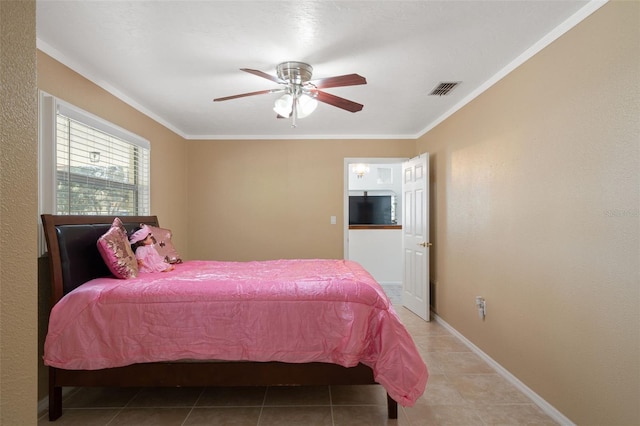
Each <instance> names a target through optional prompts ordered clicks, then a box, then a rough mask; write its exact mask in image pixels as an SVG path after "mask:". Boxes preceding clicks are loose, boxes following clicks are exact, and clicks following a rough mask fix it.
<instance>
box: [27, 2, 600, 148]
mask: <svg viewBox="0 0 640 426" xmlns="http://www.w3.org/2000/svg"><path fill="white" fill-rule="evenodd" d="M602 4H603V3H602V2H601V1H598V2H593V1H591V2H590V1H587V0H584V1H577V0H554V1H542V0H523V1H512V0H511V1H497V0H494V1H395V0H387V1H324V0H323V1H284V2H283V1H212V0H210V1H202V0H200V1H191V0H175V1H148V0H147V1H142V0H137V1H77V0H76V1H59V0H37V3H36V5H37V21H36V22H37V43H38V48H39V49H40V50H42V51H43V52H45V53H47V54H49V55H51V56H52V57H54V58H55V59H57V60H58V61H60V62H62V63H64V64H65V65H67V66H69V67H70V68H72V69H74V70H75V71H77V72H79V73H80V74H82V75H83V76H85V77H86V78H88V79H89V80H91V81H93V82H95V83H96V84H98V85H99V86H101V87H103V88H104V89H106V90H108V91H109V92H111V93H112V94H114V95H115V96H117V97H119V98H120V99H122V100H124V101H125V102H127V103H129V104H130V105H132V106H134V107H135V108H137V109H138V110H140V111H142V112H144V113H145V114H147V115H149V116H150V117H152V118H154V119H155V120H157V121H158V122H160V123H162V124H163V125H165V126H167V127H168V128H170V129H171V130H173V131H175V132H176V133H178V134H180V135H181V136H183V137H185V138H187V139H276V138H277V139H292V138H295V139H298V138H301V139H304V138H416V137H419V136H420V135H422V134H423V133H425V132H426V131H428V130H429V129H430V128H432V127H433V126H434V125H436V124H437V123H439V122H440V121H442V120H443V119H444V118H446V117H447V116H448V115H450V114H451V113H452V112H454V111H455V110H457V109H459V108H460V107H461V106H463V105H464V104H466V103H467V102H468V101H469V100H471V99H473V98H474V97H475V96H477V95H478V94H480V93H481V92H482V91H484V90H485V89H486V88H488V87H489V86H491V85H492V84H493V83H495V82H496V81H498V80H499V79H500V78H502V77H503V76H504V75H506V74H507V73H508V72H509V71H510V70H512V69H513V68H515V67H516V66H518V65H520V64H521V63H522V62H524V61H525V60H526V59H528V58H529V57H531V56H532V55H533V54H535V53H536V52H537V51H539V50H540V49H541V48H543V47H544V46H546V45H547V44H549V43H550V42H552V41H553V40H554V39H555V38H557V37H558V36H560V35H561V34H563V33H564V32H565V31H566V30H568V29H569V28H571V27H572V26H574V25H575V24H576V23H578V22H579V21H580V20H582V19H584V18H585V17H586V16H588V15H589V14H590V13H592V12H593V11H594V10H595V9H597V8H598V7H600V6H601V5H602ZM284 61H303V62H307V63H309V64H311V65H312V66H313V78H324V77H331V76H336V75H343V74H351V73H357V74H360V75H362V76H364V77H365V78H366V79H367V84H366V85H359V86H350V87H336V88H330V89H324V90H325V91H326V92H329V93H331V94H333V95H336V96H340V97H343V98H347V99H349V100H352V101H355V102H358V103H361V104H364V109H363V110H362V111H360V112H356V113H351V112H348V111H345V110H342V109H339V108H336V107H333V106H330V105H328V104H323V103H320V104H319V106H318V108H317V109H316V111H315V112H314V113H313V114H312V115H310V116H309V117H307V118H304V119H300V120H298V122H297V127H295V128H292V126H291V124H292V123H291V120H288V119H277V118H276V113H275V112H273V110H272V108H273V103H274V101H275V99H277V98H278V97H279V96H280V95H279V94H264V95H259V96H251V97H243V98H239V99H233V100H229V101H225V102H213V99H214V98H218V97H224V96H228V95H235V94H238V93H246V92H252V91H258V90H266V89H272V88H278V87H279V86H278V84H277V83H274V82H273V81H270V80H267V79H265V78H261V77H259V76H256V75H253V74H250V73H246V72H242V71H240V68H251V69H257V70H260V71H264V72H266V73H269V74H272V75H275V74H276V71H275V68H276V65H277V64H278V63H280V62H284ZM441 82H460V84H459V85H458V86H457V87H456V88H455V89H453V90H452V91H451V92H450V93H449V94H448V95H446V96H429V93H430V92H431V91H432V90H433V89H434V88H435V87H436V86H437V85H438V84H439V83H441Z"/></svg>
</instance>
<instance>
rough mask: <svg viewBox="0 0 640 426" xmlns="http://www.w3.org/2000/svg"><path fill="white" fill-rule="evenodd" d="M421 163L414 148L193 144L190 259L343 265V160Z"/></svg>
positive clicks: (358, 143)
mask: <svg viewBox="0 0 640 426" xmlns="http://www.w3.org/2000/svg"><path fill="white" fill-rule="evenodd" d="M415 155H416V153H415V140H260V141H190V142H189V158H188V162H189V194H190V195H189V253H190V256H191V257H192V258H194V259H215V260H264V259H278V258H312V257H318V258H342V257H343V249H344V246H343V194H344V177H343V176H344V158H346V157H412V156H415ZM331 216H336V217H337V224H336V225H331V224H330V217H331Z"/></svg>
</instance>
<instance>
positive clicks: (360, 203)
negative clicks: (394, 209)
mask: <svg viewBox="0 0 640 426" xmlns="http://www.w3.org/2000/svg"><path fill="white" fill-rule="evenodd" d="M391 198H392V196H391V195H351V196H349V225H390V224H392V223H393V222H392V218H391Z"/></svg>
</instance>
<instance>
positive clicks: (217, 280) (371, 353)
mask: <svg viewBox="0 0 640 426" xmlns="http://www.w3.org/2000/svg"><path fill="white" fill-rule="evenodd" d="M185 359H186V360H212V359H216V360H230V361H236V360H250V361H282V362H292V363H302V362H329V363H334V364H340V365H342V366H345V367H351V366H355V365H357V364H358V363H359V362H362V363H363V364H365V365H368V366H370V367H372V369H373V372H374V377H375V379H376V381H377V382H378V383H380V384H381V385H383V386H384V387H385V389H386V390H387V392H388V393H389V395H390V396H391V397H392V398H393V399H395V400H396V401H397V402H398V403H399V404H401V405H405V406H410V405H413V403H414V402H415V400H416V399H417V398H418V397H419V396H420V395H421V394H422V393H423V391H424V389H425V385H426V381H427V376H428V373H427V368H426V366H425V364H424V362H423V361H422V358H421V356H420V354H419V353H418V351H417V349H416V347H415V344H414V342H413V340H412V339H411V336H410V335H409V334H408V332H407V331H406V329H405V327H404V326H403V325H402V323H401V322H400V320H399V318H398V316H397V314H396V313H395V311H394V310H393V308H392V307H391V306H390V303H389V299H388V298H387V296H386V295H385V293H384V291H383V290H382V288H381V287H380V285H379V284H378V283H377V282H376V281H375V280H374V279H373V278H372V277H371V275H370V274H369V273H368V272H366V271H365V270H364V269H363V268H362V267H361V266H360V265H359V264H357V263H355V262H351V261H345V260H318V259H314V260H276V261H264V262H215V261H188V262H185V263H183V264H179V265H176V270H175V271H173V272H166V273H148V274H140V276H139V277H138V278H134V279H130V280H119V279H115V278H98V279H95V280H92V281H89V282H88V283H86V284H84V285H82V286H80V287H79V288H77V289H76V290H74V291H73V292H71V293H69V294H68V295H66V296H65V297H64V298H63V299H62V300H60V302H58V303H57V304H56V305H55V306H54V308H53V310H52V312H51V317H50V322H49V332H48V334H47V338H46V342H45V352H44V362H45V364H46V365H50V366H53V367H58V368H63V369H69V370H77V369H83V370H95V369H101V368H109V367H118V366H124V365H129V364H134V363H144V362H156V361H175V360H185Z"/></svg>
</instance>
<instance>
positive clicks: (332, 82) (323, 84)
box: [309, 74, 367, 89]
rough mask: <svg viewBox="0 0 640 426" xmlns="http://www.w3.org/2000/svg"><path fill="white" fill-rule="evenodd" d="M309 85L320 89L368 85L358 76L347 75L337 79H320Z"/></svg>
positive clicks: (365, 80) (364, 79)
mask: <svg viewBox="0 0 640 426" xmlns="http://www.w3.org/2000/svg"><path fill="white" fill-rule="evenodd" d="M309 83H311V84H313V85H314V86H316V87H317V88H318V89H326V88H328V87H342V86H357V85H358V84H367V79H366V78H364V77H363V76H361V75H358V74H346V75H339V76H336V77H327V78H320V79H318V80H313V81H310V82H309Z"/></svg>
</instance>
